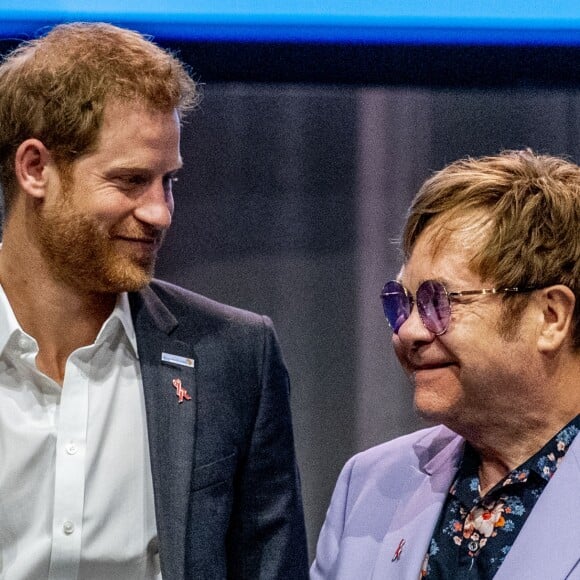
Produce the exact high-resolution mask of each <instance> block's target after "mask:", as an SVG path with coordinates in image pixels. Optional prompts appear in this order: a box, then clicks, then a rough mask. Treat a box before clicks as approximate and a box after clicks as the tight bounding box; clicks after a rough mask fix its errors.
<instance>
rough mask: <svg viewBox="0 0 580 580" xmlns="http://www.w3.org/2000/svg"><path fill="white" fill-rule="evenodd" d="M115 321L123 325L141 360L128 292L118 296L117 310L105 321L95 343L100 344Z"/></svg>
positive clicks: (134, 350)
mask: <svg viewBox="0 0 580 580" xmlns="http://www.w3.org/2000/svg"><path fill="white" fill-rule="evenodd" d="M115 320H117V321H118V322H120V323H121V326H122V327H123V330H124V331H125V335H126V337H127V340H128V341H129V344H130V345H131V348H132V349H133V353H134V355H135V357H136V358H139V351H138V350H137V337H136V335H135V327H134V326H133V318H132V316H131V306H130V305H129V295H128V294H127V292H121V294H119V295H118V297H117V302H116V304H115V308H114V309H113V312H111V315H110V316H109V318H107V320H105V322H104V324H103V326H102V328H101V330H100V331H99V334H98V335H97V338H96V340H95V342H100V340H101V339H102V337H103V335H104V333H107V332H109V327H110V325H111V324H113V321H115Z"/></svg>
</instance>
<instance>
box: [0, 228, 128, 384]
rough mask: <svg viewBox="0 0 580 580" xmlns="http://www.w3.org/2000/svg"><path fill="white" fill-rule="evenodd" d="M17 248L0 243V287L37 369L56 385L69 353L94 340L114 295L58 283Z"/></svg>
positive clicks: (32, 254) (25, 250)
mask: <svg viewBox="0 0 580 580" xmlns="http://www.w3.org/2000/svg"><path fill="white" fill-rule="evenodd" d="M5 240H6V238H5ZM23 246H24V247H22V246H17V245H14V246H13V245H11V244H10V243H7V242H6V241H5V242H4V244H3V246H2V249H1V251H0V283H1V284H2V287H3V289H4V292H5V293H6V296H7V298H8V301H9V302H10V305H11V307H12V310H13V311H14V314H15V316H16V319H17V320H18V323H19V324H20V326H21V327H22V329H23V330H24V331H25V332H26V333H27V334H29V335H30V336H32V337H34V338H35V339H36V341H37V343H38V347H39V353H38V356H37V359H36V363H37V367H38V369H39V370H41V371H42V372H44V373H45V374H46V375H48V376H49V377H51V378H52V379H54V380H55V381H57V382H58V383H60V384H62V381H63V378H64V369H65V366H66V361H67V359H68V357H69V355H70V354H71V353H72V352H73V351H74V350H76V349H77V348H80V347H82V346H86V345H88V344H92V343H93V342H94V340H95V338H96V336H97V334H98V332H99V330H100V328H101V326H102V325H103V322H104V321H105V320H106V319H107V317H108V316H109V315H110V313H111V312H112V310H113V308H114V306H115V301H116V298H117V297H116V295H114V294H107V295H100V294H87V293H82V292H78V291H76V290H75V289H73V288H70V287H68V286H66V285H64V284H62V283H59V282H58V281H56V280H55V279H54V278H53V277H52V276H51V275H50V274H49V272H48V271H47V268H46V266H45V264H44V263H43V261H42V259H40V257H39V256H37V255H35V252H34V250H33V249H31V248H30V247H28V248H27V247H25V245H23Z"/></svg>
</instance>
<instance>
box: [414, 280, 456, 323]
mask: <svg viewBox="0 0 580 580" xmlns="http://www.w3.org/2000/svg"><path fill="white" fill-rule="evenodd" d="M417 309H418V310H419V315H420V316H421V320H422V321H423V324H424V325H425V328H427V330H429V331H431V332H432V333H434V334H443V333H444V332H445V331H446V330H447V326H448V325H449V319H450V318H451V304H450V303H449V297H448V296H447V292H446V290H445V286H443V284H441V283H440V282H435V281H434V280H427V281H426V282H423V284H421V286H419V288H418V289H417Z"/></svg>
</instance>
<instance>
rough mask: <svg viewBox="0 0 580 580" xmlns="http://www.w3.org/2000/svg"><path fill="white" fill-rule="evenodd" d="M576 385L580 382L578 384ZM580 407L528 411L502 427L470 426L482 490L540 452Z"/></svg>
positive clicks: (469, 438) (492, 485)
mask: <svg viewBox="0 0 580 580" xmlns="http://www.w3.org/2000/svg"><path fill="white" fill-rule="evenodd" d="M576 388H577V385H576ZM578 412H579V408H578V407H577V406H576V408H570V409H568V410H560V412H559V413H555V412H554V413H546V412H545V411H544V412H542V413H537V414H529V415H528V416H527V417H526V420H525V421H524V422H517V421H513V422H512V423H509V422H507V423H506V424H504V425H503V426H502V427H501V428H495V429H494V428H493V427H491V426H489V425H488V426H487V427H486V428H482V429H481V430H477V429H471V430H470V432H469V433H465V435H464V436H465V437H466V439H467V440H468V441H469V442H470V444H471V445H472V446H473V447H474V448H475V449H476V450H477V452H478V453H479V456H480V459H481V463H480V467H479V480H480V489H481V494H482V495H485V494H486V493H487V492H488V491H489V490H490V489H492V488H493V487H494V486H495V485H496V484H497V483H499V482H500V481H501V480H502V479H503V478H504V477H505V476H506V475H507V474H508V473H510V472H511V471H512V470H514V469H516V468H517V467H519V466H520V465H521V464H522V463H524V462H525V461H527V460H528V459H529V458H530V457H532V456H533V455H534V454H535V453H537V452H538V451H539V450H540V449H541V448H542V447H543V446H544V445H545V444H546V443H547V442H548V441H549V440H550V439H551V438H552V437H554V435H556V434H557V433H558V431H560V430H561V429H562V428H563V427H564V426H565V425H567V424H568V423H569V422H570V421H571V420H572V419H574V417H576V415H577V414H578Z"/></svg>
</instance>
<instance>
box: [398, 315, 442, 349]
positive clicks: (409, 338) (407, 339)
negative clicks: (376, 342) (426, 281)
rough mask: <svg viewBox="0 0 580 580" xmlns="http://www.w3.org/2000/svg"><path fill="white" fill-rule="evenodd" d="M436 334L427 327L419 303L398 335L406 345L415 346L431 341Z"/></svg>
mask: <svg viewBox="0 0 580 580" xmlns="http://www.w3.org/2000/svg"><path fill="white" fill-rule="evenodd" d="M435 336H436V335H435V334H434V333H433V332H431V331H430V330H429V329H427V328H426V327H425V325H424V324H423V321H422V320H421V316H420V314H419V309H418V308H417V305H414V307H413V308H412V309H411V314H410V315H409V318H407V320H405V322H403V324H401V326H400V327H399V332H398V333H397V337H398V339H399V341H400V342H401V344H403V345H405V346H409V347H411V346H413V345H416V344H418V343H424V342H431V341H432V340H433V339H434V338H435Z"/></svg>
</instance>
